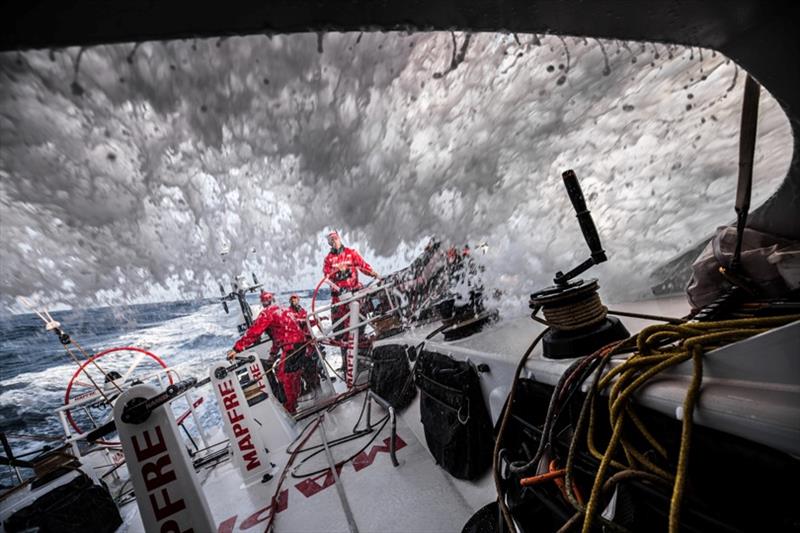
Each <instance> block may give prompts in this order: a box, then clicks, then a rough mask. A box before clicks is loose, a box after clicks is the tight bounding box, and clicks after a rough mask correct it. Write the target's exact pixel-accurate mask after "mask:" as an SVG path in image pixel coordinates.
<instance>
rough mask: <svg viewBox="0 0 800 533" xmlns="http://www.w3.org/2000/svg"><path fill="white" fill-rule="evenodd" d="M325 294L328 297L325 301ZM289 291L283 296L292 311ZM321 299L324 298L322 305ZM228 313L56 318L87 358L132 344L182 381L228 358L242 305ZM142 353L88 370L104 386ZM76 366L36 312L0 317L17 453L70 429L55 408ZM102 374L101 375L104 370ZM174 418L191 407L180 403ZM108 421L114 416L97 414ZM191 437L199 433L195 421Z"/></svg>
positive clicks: (2, 428)
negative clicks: (109, 376)
mask: <svg viewBox="0 0 800 533" xmlns="http://www.w3.org/2000/svg"><path fill="white" fill-rule="evenodd" d="M298 294H299V295H300V296H301V304H302V305H303V306H304V307H305V308H306V309H310V305H311V303H310V302H311V299H310V294H308V293H306V292H299V293H298ZM326 296H327V295H326ZM288 298H289V293H284V294H280V295H278V301H279V303H281V304H282V305H288ZM320 301H321V300H320ZM251 302H252V308H253V312H254V314H257V313H258V312H259V311H260V305H259V304H258V303H257V298H256V297H253V298H252V299H251ZM232 303H233V306H232V307H231V312H230V314H226V313H225V311H224V310H223V308H222V306H221V305H220V304H219V303H218V302H215V301H213V300H199V301H178V302H166V303H155V304H142V305H130V306H119V307H102V308H96V309H87V310H73V311H61V312H53V313H51V314H52V316H53V318H54V319H55V320H57V321H59V322H60V323H61V325H62V328H63V330H64V331H66V332H67V333H68V334H69V335H70V336H71V338H72V339H74V340H75V341H77V343H79V344H80V346H81V347H82V348H83V349H84V350H85V351H86V352H87V353H88V354H96V353H98V352H101V351H103V350H106V349H109V348H113V347H122V346H131V347H136V348H141V349H144V350H147V351H149V352H151V353H153V354H155V355H157V356H158V357H159V358H161V359H162V360H163V361H164V362H165V363H166V364H167V365H169V367H171V368H172V369H174V370H176V371H177V373H178V374H179V376H180V377H181V378H186V377H189V376H194V377H197V378H198V379H202V378H204V377H206V376H207V375H208V368H209V366H211V365H212V364H213V363H215V362H219V361H221V360H224V359H225V355H226V353H227V351H228V350H229V349H230V348H231V346H232V345H233V343H234V342H235V341H236V339H237V338H238V337H239V333H238V332H237V329H236V326H237V324H239V323H240V322H242V320H241V313H240V312H239V310H238V305H237V304H236V303H235V302H232ZM70 348H71V350H72V352H73V354H74V355H75V357H76V358H77V359H78V360H81V361H82V360H84V359H85V356H84V354H82V353H81V352H80V351H79V350H78V349H77V347H76V346H75V344H74V343H73V344H71V345H70ZM137 355H138V352H116V353H113V354H109V355H107V356H103V357H101V358H99V359H97V363H98V367H99V368H93V365H92V366H91V367H88V368H89V372H90V374H91V375H92V376H93V379H95V380H97V381H99V382H100V383H102V380H103V374H102V372H108V371H110V370H117V371H119V372H120V373H124V372H125V371H126V370H127V369H129V368H130V367H131V366H132V365H133V363H134V362H135V357H136V356H137ZM158 368H159V366H158V363H157V362H155V360H153V359H152V358H150V357H149V356H146V357H145V358H144V359H142V360H141V361H140V363H139V364H138V366H136V368H135V370H134V374H135V375H146V374H148V373H151V372H153V371H155V370H156V369H158ZM76 370H77V365H76V363H75V361H74V360H73V359H72V358H71V356H70V355H69V354H68V353H67V351H66V350H65V348H64V346H62V345H61V343H60V342H59V340H58V338H57V336H56V335H55V334H53V333H52V332H48V331H46V330H45V328H44V323H43V322H42V320H41V319H40V318H39V317H38V316H37V315H35V314H32V313H30V314H20V315H5V316H0V432H4V433H6V435H7V436H8V439H9V441H10V443H11V445H12V449H13V450H14V453H15V455H19V454H25V453H28V452H31V451H33V450H36V449H38V448H40V447H41V445H42V444H43V443H44V442H43V441H36V440H32V439H31V438H30V437H31V436H34V437H62V436H63V435H64V430H63V429H62V427H61V423H60V421H59V419H58V416H57V414H56V409H58V408H59V407H60V406H62V405H64V401H65V391H66V389H67V384H68V383H69V381H70V379H71V378H72V377H73V375H74V374H75V373H76ZM101 371H102V372H101ZM89 386H90V384H89V383H88V382H87V380H86V379H84V378H83V376H80V377H78V378H77V379H76V383H75V384H74V389H73V394H72V395H71V396H73V397H74V394H78V393H80V392H86V391H88V390H90V388H89ZM173 407H174V409H175V411H176V413H178V412H179V411H185V409H186V405H180V402H176V404H175V405H173ZM199 413H200V418H201V421H202V422H201V424H202V425H203V426H206V427H210V426H212V425H215V424H216V423H217V421H218V420H219V415H218V411H217V409H216V405H215V401H214V399H213V395H210V394H206V395H205V401H204V402H203V404H202V405H201V406H200V408H199ZM91 414H92V415H93V416H95V417H100V418H103V417H105V416H108V410H105V411H104V412H95V413H91ZM74 415H75V416H74V418H75V422H76V424H77V425H78V426H79V427H81V429H84V428H86V427H87V426H86V424H87V421H86V416H87V415H86V414H85V413H82V412H75V413H74ZM187 425H188V426H189V427H188V429H189V431H190V432H196V431H197V428H196V427H193V424H192V422H191V418H190V419H189V422H188V423H187ZM10 481H11V479H10V472H8V471H7V469H0V484H4V485H7V484H9V483H10Z"/></svg>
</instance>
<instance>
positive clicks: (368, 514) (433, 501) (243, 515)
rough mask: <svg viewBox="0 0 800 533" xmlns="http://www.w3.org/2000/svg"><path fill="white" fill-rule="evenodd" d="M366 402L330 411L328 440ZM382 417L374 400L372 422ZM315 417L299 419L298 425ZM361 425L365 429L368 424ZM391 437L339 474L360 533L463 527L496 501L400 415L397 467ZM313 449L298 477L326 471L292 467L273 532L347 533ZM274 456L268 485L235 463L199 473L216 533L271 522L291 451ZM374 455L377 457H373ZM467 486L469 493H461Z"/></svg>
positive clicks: (134, 527)
mask: <svg viewBox="0 0 800 533" xmlns="http://www.w3.org/2000/svg"><path fill="white" fill-rule="evenodd" d="M362 400H363V394H360V395H358V396H357V397H355V398H353V399H351V400H349V401H347V402H345V403H343V404H341V405H340V406H339V407H337V408H336V409H335V410H334V411H333V412H332V413H329V414H326V415H325V422H324V423H325V428H326V432H327V437H328V440H329V441H333V440H335V439H336V438H338V437H341V436H343V435H347V434H349V433H350V432H351V430H352V428H353V426H354V424H355V422H356V420H357V419H358V415H359V412H360V410H361V404H362ZM406 413H407V414H408V416H409V417H410V418H412V419H413V418H416V419H417V420H418V419H419V407H418V405H417V404H416V402H415V403H414V404H412V405H411V406H410V407H409V408H408V409H407V410H406ZM384 414H385V412H384V411H383V410H382V409H381V408H380V407H379V406H377V405H376V404H375V403H373V405H372V420H373V423H375V422H376V421H378V420H380V418H381V417H382V416H384ZM310 420H311V419H308V420H307V421H304V422H302V423H301V424H300V427H301V428H302V427H304V426H305V423H307V422H308V421H310ZM360 427H363V422H362V424H361V426H360ZM419 430H421V425H420V426H419ZM389 435H390V426H389V425H388V424H387V425H386V426H385V427H384V429H383V430H382V431H381V432H380V434H379V435H378V436H377V437H376V439H375V440H374V441H373V442H372V444H370V445H369V446H368V447H367V450H366V452H365V453H362V454H360V455H359V456H358V457H357V458H356V459H355V460H354V461H350V462H349V463H347V464H345V465H344V466H343V467H342V468H341V472H340V473H339V476H340V480H341V483H342V485H343V487H344V490H345V493H346V496H347V500H348V502H349V505H350V508H351V509H352V511H353V515H354V518H355V522H356V524H357V526H358V530H359V531H360V532H362V533H364V532H384V531H386V532H393V531H396V532H403V533H405V532H410V531H415V532H427V531H430V532H434V531H437V532H441V531H460V530H461V528H462V526H463V525H464V523H465V522H466V521H467V520H468V519H469V517H470V516H471V515H472V513H473V512H474V510H475V509H476V507H475V506H476V505H478V503H479V504H480V505H483V504H485V503H487V502H488V501H489V500H490V499H491V498H492V495H491V493H487V492H486V488H485V483H478V484H472V483H468V482H460V481H458V480H453V479H452V478H450V477H449V476H448V475H446V474H445V472H444V471H443V470H442V469H441V468H439V467H438V466H437V465H436V464H435V463H434V461H433V459H432V457H431V456H430V454H429V453H428V451H427V448H426V447H425V446H424V444H423V443H421V442H420V441H419V439H418V438H417V435H416V433H415V431H412V429H411V428H409V426H408V425H407V424H406V423H405V422H404V421H403V419H402V417H398V419H397V436H398V445H397V448H398V449H397V458H398V461H399V463H400V465H399V466H398V467H397V468H395V467H393V466H392V463H391V459H390V456H389V453H388V442H389ZM371 436H372V435H368V436H365V437H361V438H359V439H357V440H354V441H351V442H348V443H345V444H342V445H339V446H335V447H333V448H332V453H333V456H334V460H335V461H337V462H338V461H340V460H342V459H344V458H347V457H349V456H351V455H353V454H354V453H356V452H357V451H358V450H359V449H360V448H362V447H363V446H364V445H365V444H366V443H367V441H368V440H369V439H370V437H371ZM423 440H424V439H423ZM320 443H321V441H320V437H319V432H315V434H314V435H313V436H312V437H311V438H310V439H309V440H308V442H307V443H306V444H305V446H304V448H309V447H312V446H316V445H318V444H320ZM383 450H386V451H383ZM311 453H313V451H310V452H306V453H300V454H299V455H298V456H297V458H296V459H295V463H294V468H295V469H296V474H297V475H302V474H303V473H308V472H312V471H315V470H320V469H323V468H324V469H327V471H326V472H325V473H323V474H319V475H315V476H313V477H310V478H303V479H298V478H295V477H292V476H291V470H290V475H288V476H287V477H286V479H285V480H284V482H283V485H282V488H281V491H280V496H279V504H278V506H277V507H278V513H277V515H276V518H275V523H274V528H275V531H276V532H281V531H286V532H305V531H308V532H311V531H326V532H339V531H342V532H346V531H348V525H347V520H346V517H345V514H344V511H343V509H342V505H341V503H340V499H339V496H338V494H337V490H336V487H335V486H334V481H333V477H332V476H331V474H330V469H329V468H328V462H327V459H326V456H325V453H324V451H323V452H321V453H319V454H317V455H316V456H314V457H312V458H310V459H309V460H307V461H306V462H305V463H304V464H302V465H300V462H301V461H302V460H303V459H304V458H306V457H308V456H309V455H310V454H311ZM270 459H271V460H272V462H274V463H276V466H277V468H276V471H275V472H276V474H275V477H274V478H273V479H272V480H271V481H269V482H267V483H263V484H262V483H255V484H252V485H250V486H247V487H245V486H243V485H242V481H241V476H240V475H239V472H238V470H237V469H236V468H235V466H234V464H233V463H231V462H230V461H225V462H224V463H222V464H220V465H218V466H217V467H215V468H213V469H206V470H200V472H199V476H200V479H201V480H202V485H203V490H204V492H205V494H206V497H207V498H208V503H209V506H210V508H211V512H212V514H213V517H214V520H215V522H216V523H217V526H218V531H219V532H234V531H263V530H264V528H265V527H266V526H267V523H268V521H269V517H270V513H271V512H272V509H271V507H270V499H271V498H272V495H273V494H274V493H275V490H276V487H277V484H278V481H279V478H280V472H281V471H282V470H283V468H284V466H285V464H286V462H287V460H288V459H289V456H288V455H287V453H286V450H285V449H282V450H279V451H275V452H273V453H271V454H270ZM370 459H373V460H372V461H371V462H370ZM486 481H488V476H487V479H486ZM462 490H465V491H466V493H467V495H466V497H465V496H464V495H462ZM123 515H124V516H123V518H124V520H125V525H124V526H122V527H121V528H120V529H119V532H131V533H133V532H139V531H144V529H143V527H142V524H141V521H140V519H139V517H138V510H137V509H136V505H135V504H130V505H127V506H126V507H125V508H124V509H123Z"/></svg>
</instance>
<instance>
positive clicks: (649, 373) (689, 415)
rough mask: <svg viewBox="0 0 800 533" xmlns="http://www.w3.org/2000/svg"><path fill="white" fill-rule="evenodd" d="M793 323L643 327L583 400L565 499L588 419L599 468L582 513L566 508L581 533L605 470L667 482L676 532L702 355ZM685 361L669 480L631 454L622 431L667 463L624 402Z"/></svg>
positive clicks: (784, 319)
mask: <svg viewBox="0 0 800 533" xmlns="http://www.w3.org/2000/svg"><path fill="white" fill-rule="evenodd" d="M795 320H800V315H789V316H779V317H759V318H743V319H735V320H724V321H716V322H699V323H690V324H681V325H675V324H664V325H655V326H649V327H647V328H645V329H643V330H642V331H641V332H640V333H639V334H638V335H637V336H636V337H635V343H636V353H634V354H633V355H631V356H630V357H629V358H628V359H627V360H626V361H624V362H622V363H620V364H619V365H618V366H616V367H615V368H612V369H611V370H609V371H608V372H606V373H605V374H603V375H602V377H600V378H598V379H597V380H596V381H595V384H594V386H593V387H592V389H591V390H590V391H589V394H587V398H586V403H585V404H584V407H583V408H582V409H581V414H580V416H579V419H578V423H577V425H576V429H575V435H574V437H573V441H572V442H571V444H570V453H569V456H568V458H567V475H566V479H565V481H566V484H567V494H568V495H569V494H571V490H572V489H571V484H572V475H571V468H572V464H573V462H574V456H575V449H576V442H577V440H578V439H579V437H580V433H581V431H582V428H583V426H584V423H585V421H586V419H588V427H587V448H588V450H589V453H590V454H591V455H592V456H594V457H596V458H597V459H598V460H600V466H599V467H598V469H597V473H596V475H595V479H594V483H593V485H592V492H591V495H590V497H589V500H588V502H587V503H586V507H585V509H584V508H583V506H580V505H578V504H577V502H574V501H573V502H571V503H572V504H573V506H575V509H576V511H577V512H578V514H581V513H582V514H583V517H584V521H583V527H582V531H583V533H588V532H589V531H590V530H591V529H592V524H593V522H594V519H595V516H596V515H597V511H598V508H599V506H600V502H601V496H602V495H603V494H604V493H606V492H607V489H608V487H609V485H608V482H606V481H605V477H606V472H607V471H608V470H609V468H614V469H617V470H620V471H628V472H641V474H642V476H643V477H645V476H652V477H653V479H661V480H664V481H667V482H671V483H672V497H671V499H670V510H669V531H670V533H676V532H677V531H678V529H679V523H680V506H681V501H682V499H683V491H684V487H685V485H686V476H687V471H688V460H689V450H690V444H691V436H692V421H693V416H694V408H695V406H696V404H697V400H698V398H699V395H700V386H701V384H702V380H703V356H704V355H705V353H707V352H708V351H710V350H713V349H715V348H718V347H720V346H725V345H727V344H731V343H734V342H738V341H741V340H743V339H746V338H749V337H752V336H754V335H758V334H759V333H763V332H765V331H768V330H769V329H772V328H774V327H778V326H782V325H785V324H788V323H790V322H794V321H795ZM626 344H627V343H626ZM610 356H611V353H609V354H607V357H608V358H610ZM690 359H691V360H692V377H691V381H690V383H689V386H688V389H687V391H686V396H685V397H684V401H683V420H682V424H681V439H680V448H679V450H678V461H677V466H676V471H675V474H674V475H673V474H671V473H670V472H667V471H666V470H665V469H664V468H662V467H661V466H659V465H657V464H656V463H655V462H654V461H652V460H651V459H649V458H648V457H647V456H646V455H645V454H643V453H641V452H640V451H639V450H637V449H636V448H635V447H634V446H633V445H632V444H631V440H630V439H629V438H626V437H625V436H624V433H625V430H626V429H628V430H630V429H635V430H637V431H638V432H639V433H640V434H641V435H642V436H643V437H644V438H645V440H646V441H647V443H648V444H649V446H651V447H652V448H653V449H654V450H656V451H657V452H658V454H659V455H660V456H661V457H662V458H664V459H666V458H667V457H668V453H667V450H666V448H665V447H664V446H663V445H662V444H661V443H659V442H658V441H657V439H656V438H655V437H654V436H653V434H652V433H651V432H650V431H649V430H648V429H647V427H646V425H645V424H644V422H643V421H642V420H641V419H640V418H639V417H638V416H637V415H636V413H635V411H634V409H633V404H632V403H631V402H630V400H631V397H632V396H633V395H634V394H635V393H636V392H637V391H638V390H639V389H640V388H641V387H642V386H643V385H645V384H647V382H648V381H649V380H651V379H652V378H653V377H654V376H656V375H658V374H659V373H661V372H663V371H664V370H667V369H669V368H673V367H675V366H676V365H679V364H682V363H684V362H686V361H688V360H690ZM606 389H608V414H609V425H610V427H611V428H612V431H611V437H610V439H609V442H608V445H607V446H606V448H605V450H604V451H603V452H601V451H599V450H598V446H597V443H596V441H595V437H594V434H595V430H596V427H597V422H596V420H595V418H596V416H595V415H596V412H597V410H596V409H595V406H594V402H595V401H597V398H598V397H599V396H600V395H599V394H598V393H599V392H601V391H603V390H606ZM587 407H588V408H587ZM587 415H588V416H587ZM627 422H630V423H627ZM620 446H621V447H622V454H623V455H624V457H625V459H624V460H625V461H626V462H627V463H628V464H627V465H625V464H623V463H621V462H620V461H619V460H617V459H615V458H614V456H615V454H617V453H618V449H619V447H620ZM612 478H614V476H612ZM620 479H622V478H620ZM576 516H577V515H576ZM574 520H577V519H576V518H575V517H573V519H571V520H570V523H574Z"/></svg>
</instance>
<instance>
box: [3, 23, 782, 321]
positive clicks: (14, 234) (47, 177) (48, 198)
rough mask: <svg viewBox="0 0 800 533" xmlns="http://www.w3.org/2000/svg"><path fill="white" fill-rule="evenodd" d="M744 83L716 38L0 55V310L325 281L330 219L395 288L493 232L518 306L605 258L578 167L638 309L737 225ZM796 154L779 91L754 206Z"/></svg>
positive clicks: (147, 47)
mask: <svg viewBox="0 0 800 533" xmlns="http://www.w3.org/2000/svg"><path fill="white" fill-rule="evenodd" d="M454 47H455V54H454ZM462 59H463V61H462ZM744 77H745V74H744V73H743V72H742V71H741V70H740V69H738V68H737V67H736V65H735V64H734V63H733V62H730V61H728V60H727V59H726V58H724V57H723V56H721V55H720V54H714V53H712V52H710V51H708V50H699V49H697V48H695V49H689V48H679V47H667V46H665V45H660V44H658V45H653V44H646V45H644V44H640V43H620V42H616V41H602V42H601V41H597V40H595V39H589V40H587V39H583V38H564V39H562V38H560V37H555V36H541V37H537V36H532V35H520V36H518V39H517V38H515V37H514V36H511V35H500V34H475V35H471V36H469V37H468V36H467V35H466V34H462V33H457V34H455V35H452V34H450V33H424V34H411V35H409V34H405V33H374V34H370V33H365V34H363V35H362V34H358V33H349V34H338V33H333V34H324V35H316V34H298V35H290V36H273V37H272V38H269V37H266V36H252V37H239V38H227V39H207V40H196V41H176V42H168V43H142V44H140V45H133V44H122V45H109V46H99V47H93V48H87V49H84V50H79V49H77V48H73V49H64V50H55V51H32V52H25V53H6V54H0V236H1V237H2V239H1V240H2V242H0V307H2V308H5V309H17V308H16V307H12V305H13V301H14V298H15V297H17V296H20V295H23V296H35V297H38V298H40V299H41V300H42V301H43V302H46V303H47V304H48V305H51V306H52V305H55V304H60V305H69V306H88V305H95V304H98V303H104V304H113V303H121V302H131V301H145V300H159V299H175V298H178V297H180V296H181V295H183V296H186V297H193V296H198V295H203V294H205V295H212V294H215V293H216V291H217V289H216V281H217V280H218V279H223V278H226V277H227V276H229V274H231V272H233V271H237V272H240V271H248V272H249V271H253V272H256V274H257V275H258V276H259V277H260V278H261V279H262V280H265V281H267V283H268V284H269V285H270V286H271V287H273V288H276V289H282V288H287V289H288V288H299V287H308V288H311V287H312V286H313V285H314V284H315V282H316V281H317V280H318V278H319V276H320V269H321V263H322V257H323V256H324V254H325V252H326V245H325V243H324V239H323V236H324V233H325V232H326V231H327V230H329V229H332V228H335V229H338V230H340V231H342V232H343V234H344V236H345V241H346V243H350V244H354V245H356V247H358V248H359V249H361V251H362V252H363V253H364V255H365V256H367V259H368V260H371V261H373V262H374V263H375V264H376V267H377V268H378V269H379V270H382V271H384V272H386V271H388V270H391V269H393V268H399V267H401V266H404V265H405V264H406V263H407V261H408V260H409V259H410V258H411V256H412V255H413V253H414V251H415V250H418V249H419V247H420V246H421V244H423V243H424V241H425V240H426V239H427V238H428V237H429V236H431V235H438V236H440V237H441V238H443V239H444V240H445V241H448V242H455V243H459V244H461V243H465V242H469V243H471V244H473V245H475V244H477V243H480V242H486V243H488V244H489V251H488V253H487V255H486V256H484V257H483V258H482V260H483V261H485V262H486V264H487V266H488V272H489V278H490V285H492V286H495V287H499V288H502V289H504V290H505V291H507V294H510V295H512V294H513V295H517V296H519V297H520V301H522V300H523V299H524V298H526V297H527V296H525V295H526V293H529V292H530V291H531V290H533V289H534V288H535V287H536V286H539V285H541V284H544V283H548V280H549V279H550V278H552V275H553V273H554V272H555V270H558V269H566V268H570V267H572V266H574V265H575V264H576V263H577V262H578V261H580V260H581V259H583V258H584V256H586V255H587V251H586V249H585V245H584V244H583V243H582V240H581V238H580V235H579V230H578V226H577V222H576V221H575V219H574V213H573V211H572V209H571V207H570V205H569V202H568V200H567V198H566V195H565V193H564V191H563V186H562V185H561V181H560V174H561V172H562V171H564V170H566V169H568V168H574V169H575V170H576V172H577V174H578V176H579V178H580V179H581V182H582V184H583V188H584V192H585V193H586V196H587V199H588V200H589V207H590V209H591V210H592V211H593V213H594V215H595V217H596V222H597V225H598V227H599V229H600V232H601V237H602V238H603V240H604V243H605V246H606V248H607V249H608V250H609V251H610V255H611V261H610V264H609V265H608V266H605V267H603V268H601V269H599V270H597V272H596V273H595V275H601V276H602V277H601V284H603V286H604V290H605V291H608V292H610V293H612V294H613V296H615V297H616V299H624V298H632V297H640V296H642V295H643V294H646V289H647V287H648V286H649V283H650V281H651V280H650V279H649V278H648V277H649V274H650V272H651V271H652V270H653V269H654V268H655V267H656V266H658V265H659V264H660V263H661V262H663V261H665V260H667V259H669V258H670V257H672V256H674V255H676V254H677V253H679V252H680V251H681V250H683V249H685V248H686V247H687V246H690V245H693V244H695V243H697V242H699V241H700V240H701V239H703V238H705V237H706V236H708V235H710V234H711V233H712V232H713V231H714V229H715V228H716V226H717V225H720V224H723V223H726V222H729V221H730V220H731V219H732V216H733V199H734V190H735V183H736V180H735V176H736V170H737V146H738V122H739V114H740V107H741V93H742V86H743V81H744ZM790 140H791V132H790V130H789V125H788V121H787V120H786V118H785V115H784V114H783V112H782V111H781V110H780V108H779V106H778V105H777V104H776V102H775V101H774V100H773V99H772V98H771V97H770V96H769V95H768V94H766V93H763V94H762V107H761V115H760V121H759V143H758V147H757V150H756V171H755V179H756V185H755V191H754V204H755V205H757V204H758V203H760V202H761V201H763V200H764V199H765V198H766V197H767V196H769V194H770V193H771V192H772V191H774V190H775V189H776V187H777V185H778V183H779V182H780V180H781V179H782V178H783V176H784V175H785V171H786V168H787V167H788V164H789V158H790V156H791V148H790V146H791V143H790ZM223 249H229V250H230V253H229V254H227V255H225V256H222V255H220V251H222V250H223ZM612 299H613V298H612Z"/></svg>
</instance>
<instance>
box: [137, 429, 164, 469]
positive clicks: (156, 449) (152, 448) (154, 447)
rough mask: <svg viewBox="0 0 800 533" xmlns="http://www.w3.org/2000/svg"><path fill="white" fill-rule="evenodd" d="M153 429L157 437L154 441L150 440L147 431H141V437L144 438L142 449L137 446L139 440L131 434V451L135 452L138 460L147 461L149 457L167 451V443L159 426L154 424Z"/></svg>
mask: <svg viewBox="0 0 800 533" xmlns="http://www.w3.org/2000/svg"><path fill="white" fill-rule="evenodd" d="M153 431H155V434H156V436H157V437H158V440H157V441H156V442H153V441H152V439H151V438H150V433H148V431H147V430H145V431H143V432H142V439H144V443H145V448H144V449H142V448H141V447H140V446H139V441H138V440H137V439H136V435H133V436H131V443H132V444H133V451H134V452H136V459H137V460H138V461H139V462H142V461H147V460H148V459H150V458H151V457H155V456H156V455H161V454H162V453H164V452H165V451H167V444H166V443H165V442H164V434H163V433H162V432H161V426H156V427H155V428H154V429H153Z"/></svg>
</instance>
